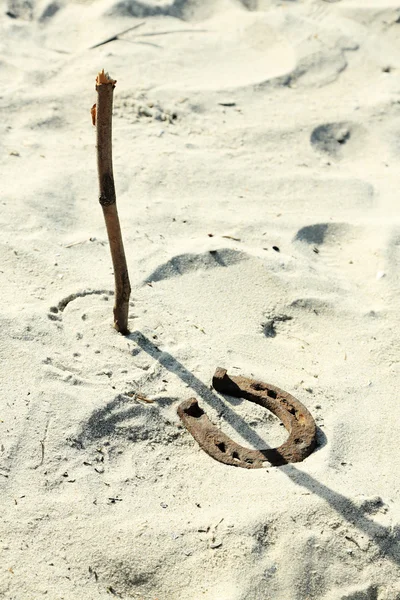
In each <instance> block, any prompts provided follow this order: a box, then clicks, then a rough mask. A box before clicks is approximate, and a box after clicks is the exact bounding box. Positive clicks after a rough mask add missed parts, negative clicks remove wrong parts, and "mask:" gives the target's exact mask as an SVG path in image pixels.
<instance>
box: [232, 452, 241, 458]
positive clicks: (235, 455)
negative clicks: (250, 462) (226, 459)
mask: <svg viewBox="0 0 400 600" xmlns="http://www.w3.org/2000/svg"><path fill="white" fill-rule="evenodd" d="M232 458H233V460H240V458H239V454H238V453H237V452H232Z"/></svg>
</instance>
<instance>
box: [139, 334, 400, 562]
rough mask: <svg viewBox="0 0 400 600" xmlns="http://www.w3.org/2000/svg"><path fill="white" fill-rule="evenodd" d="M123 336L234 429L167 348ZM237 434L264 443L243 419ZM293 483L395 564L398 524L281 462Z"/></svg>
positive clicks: (399, 553)
mask: <svg viewBox="0 0 400 600" xmlns="http://www.w3.org/2000/svg"><path fill="white" fill-rule="evenodd" d="M127 338H128V339H130V340H132V341H134V342H136V344H138V346H140V347H141V348H142V350H144V351H145V352H147V354H149V355H150V356H151V357H152V358H154V359H155V360H157V361H158V362H159V363H160V364H161V365H162V366H163V367H165V368H166V369H168V370H169V371H171V372H172V373H174V374H175V375H177V376H178V377H180V379H181V380H182V381H183V382H184V383H186V384H187V385H189V386H190V387H191V388H192V389H193V390H194V391H195V392H196V393H197V394H198V395H199V396H201V398H202V399H203V400H204V401H205V402H207V403H208V404H210V405H211V406H213V407H214V408H215V409H216V410H218V411H219V412H224V415H225V418H226V420H227V422H228V423H229V424H230V425H231V426H232V427H234V428H235V429H236V430H238V425H237V415H235V413H233V411H231V410H230V409H229V408H228V407H227V406H226V405H225V404H223V402H221V400H220V399H219V398H218V396H216V395H215V394H214V393H213V392H212V391H211V390H210V389H209V388H208V387H207V386H205V385H204V383H203V382H202V381H200V380H199V379H197V377H195V376H194V375H193V374H192V373H190V371H188V370H187V369H186V368H185V367H184V366H183V365H182V364H181V363H180V362H179V361H177V360H176V359H175V358H174V357H173V356H172V355H171V354H169V353H168V352H162V351H161V350H160V349H159V348H157V346H155V345H154V344H153V342H151V340H149V339H148V338H147V337H146V336H144V335H143V334H142V333H141V332H140V331H134V332H132V333H130V334H129V335H127ZM240 428H241V431H240V434H241V435H243V437H245V438H246V439H247V441H248V442H250V443H252V444H257V445H258V447H260V445H261V447H268V446H267V445H266V444H265V442H264V440H263V439H262V438H260V436H259V435H257V433H255V432H254V431H253V430H252V429H251V428H250V427H249V426H248V425H247V424H246V423H245V422H244V421H243V420H242V421H241V425H240ZM279 468H280V469H281V470H282V471H283V472H284V473H285V475H286V476H287V477H289V478H290V479H291V480H292V481H293V483H295V484H296V485H300V486H302V487H304V488H306V489H307V490H309V491H310V492H312V493H313V494H317V495H318V496H319V497H320V498H322V499H323V500H325V502H327V503H328V504H329V505H330V506H331V507H332V508H333V509H334V510H335V511H336V512H337V513H339V514H341V515H342V516H343V518H344V519H345V520H346V521H348V522H349V523H350V524H351V525H354V526H355V527H356V528H357V529H359V530H360V531H361V532H362V533H364V534H365V535H367V536H368V537H369V539H370V540H371V542H372V543H373V544H374V545H375V546H378V548H379V549H380V551H381V552H382V555H384V556H386V557H388V558H389V559H390V560H391V561H392V562H394V563H395V564H396V565H400V527H398V528H397V527H394V528H390V527H384V526H383V525H380V524H379V523H375V522H374V521H373V520H372V519H369V518H368V517H366V516H365V514H364V512H363V511H362V510H361V509H360V508H358V506H356V505H355V504H354V502H352V501H351V500H349V498H346V496H343V495H342V494H339V493H338V492H335V491H334V490H331V489H330V488H328V487H327V486H325V485H324V484H322V483H320V482H318V481H317V480H316V479H314V478H313V477H311V476H310V475H308V474H307V473H304V472H303V471H299V470H298V469H296V467H294V466H293V465H285V466H282V467H279Z"/></svg>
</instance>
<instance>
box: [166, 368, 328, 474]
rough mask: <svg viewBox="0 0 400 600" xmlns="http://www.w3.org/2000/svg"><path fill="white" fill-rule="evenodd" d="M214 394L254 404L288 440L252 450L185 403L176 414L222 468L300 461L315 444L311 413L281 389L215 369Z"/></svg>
mask: <svg viewBox="0 0 400 600" xmlns="http://www.w3.org/2000/svg"><path fill="white" fill-rule="evenodd" d="M213 387H214V389H215V390H216V391H217V392H221V393H223V394H228V395H229V396H236V397H238V398H243V399H245V400H249V401H250V402H254V403H255V404H258V405H259V406H262V407H264V408H266V409H267V410H270V411H271V412H272V413H273V414H274V415H276V416H277V417H278V418H279V419H280V420H281V421H282V423H283V424H284V426H285V427H286V429H287V430H288V432H289V437H288V439H287V440H286V442H285V443H284V444H282V445H281V446H279V447H278V448H267V449H265V450H251V449H250V448H245V447H244V446H241V445H240V444H238V443H236V442H234V441H233V440H231V438H230V437H228V436H227V435H226V434H225V433H223V432H222V431H220V430H219V429H218V428H217V427H216V426H215V425H214V424H213V423H212V422H211V421H210V419H209V418H208V417H207V415H206V413H205V412H204V411H203V409H202V408H200V406H199V404H198V402H197V400H196V399H195V398H191V399H190V400H185V401H184V402H182V403H181V404H180V405H179V407H178V415H179V417H180V419H181V420H182V422H183V424H184V425H185V427H186V429H187V430H188V431H189V432H190V433H191V434H192V436H193V437H194V439H195V440H196V441H197V443H198V444H199V446H200V447H201V448H202V449H203V450H204V451H205V452H206V453H207V454H208V455H209V456H211V457H212V458H214V459H215V460H217V461H218V462H221V463H224V464H225V465H232V466H235V467H243V468H245V469H259V468H262V467H264V468H265V467H268V466H274V467H278V466H281V465H286V464H288V463H295V462H301V461H302V460H304V459H305V458H306V457H307V456H309V455H310V454H311V453H312V451H313V450H314V449H315V447H316V445H317V427H316V424H315V421H314V419H313V417H312V415H311V413H310V412H309V411H308V410H307V408H306V407H305V406H304V405H303V404H302V403H301V402H299V401H298V400H296V398H294V397H293V396H291V394H288V393H287V392H285V391H283V390H281V389H280V388H278V387H276V386H273V385H269V384H267V383H263V382H261V381H255V380H253V379H248V378H246V377H241V376H238V377H230V376H229V375H228V373H227V372H226V370H225V369H221V368H218V369H217V370H216V371H215V374H214V377H213Z"/></svg>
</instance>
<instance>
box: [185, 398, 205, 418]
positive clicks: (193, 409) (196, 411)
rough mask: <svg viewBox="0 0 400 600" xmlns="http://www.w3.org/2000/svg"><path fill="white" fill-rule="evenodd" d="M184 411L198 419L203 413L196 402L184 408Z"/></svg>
mask: <svg viewBox="0 0 400 600" xmlns="http://www.w3.org/2000/svg"><path fill="white" fill-rule="evenodd" d="M185 413H186V414H187V415H189V417H194V418H195V419H200V417H201V416H203V415H204V410H202V409H201V408H200V406H199V405H198V404H197V402H196V403H194V404H192V405H191V406H189V408H187V409H186V410H185Z"/></svg>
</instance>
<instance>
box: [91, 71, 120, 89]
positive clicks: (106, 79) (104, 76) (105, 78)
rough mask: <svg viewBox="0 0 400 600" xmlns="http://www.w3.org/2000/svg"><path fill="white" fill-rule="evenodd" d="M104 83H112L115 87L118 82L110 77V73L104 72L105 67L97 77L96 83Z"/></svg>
mask: <svg viewBox="0 0 400 600" xmlns="http://www.w3.org/2000/svg"><path fill="white" fill-rule="evenodd" d="M104 83H111V84H112V85H113V86H114V87H115V84H116V83H117V80H116V79H112V78H111V77H110V75H109V74H108V73H105V72H104V69H102V70H101V71H100V72H99V73H98V74H97V77H96V85H102V84H104Z"/></svg>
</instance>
